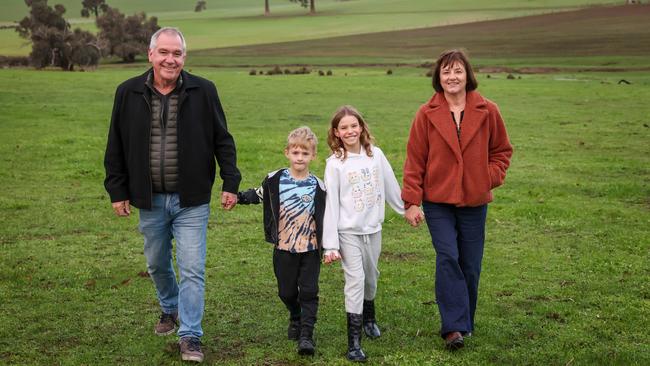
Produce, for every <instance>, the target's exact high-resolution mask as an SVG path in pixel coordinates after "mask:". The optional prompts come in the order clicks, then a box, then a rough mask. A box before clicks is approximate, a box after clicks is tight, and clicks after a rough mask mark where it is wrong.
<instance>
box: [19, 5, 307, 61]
mask: <svg viewBox="0 0 650 366" xmlns="http://www.w3.org/2000/svg"><path fill="white" fill-rule="evenodd" d="M24 1H25V4H26V5H27V7H28V8H29V15H27V16H25V17H24V18H23V19H22V20H20V21H19V22H18V25H17V26H16V31H17V32H18V34H19V35H20V36H21V37H22V38H25V39H28V40H30V41H31V43H32V51H31V53H30V54H29V58H28V59H29V63H30V64H31V65H32V66H34V67H36V68H44V67H48V66H50V67H59V68H61V69H62V70H69V71H72V70H74V68H75V67H80V68H82V69H83V68H89V67H95V66H97V65H98V64H99V61H100V59H101V58H102V57H118V58H121V59H122V61H123V62H134V61H135V58H136V56H138V55H141V54H145V53H146V52H147V49H148V46H149V37H150V36H151V34H153V33H154V32H155V31H157V30H158V29H160V26H158V19H157V18H156V17H147V16H146V14H145V13H144V12H140V13H136V14H133V15H129V16H126V15H125V14H123V13H121V12H120V11H119V9H117V8H113V7H110V6H109V5H108V4H107V3H106V0H82V1H81V5H82V9H81V16H83V17H86V18H87V17H90V16H94V17H95V24H96V25H97V29H98V33H97V34H93V33H91V32H89V31H85V30H82V29H80V28H76V29H74V30H72V27H71V25H70V23H69V22H68V21H67V20H66V19H65V18H64V16H63V15H64V14H65V12H66V9H65V7H64V6H63V5H61V4H56V5H54V7H51V6H49V5H48V3H47V1H48V0H24ZM289 1H291V2H294V3H299V4H300V5H301V6H302V7H305V8H307V7H309V9H310V13H312V14H313V13H315V12H316V8H315V4H314V2H315V0H289ZM264 5H265V15H269V14H270V10H269V0H265V1H264ZM206 8H207V7H206V1H202V0H201V1H198V2H197V4H196V6H195V8H194V10H195V11H202V10H205V9H206Z"/></svg>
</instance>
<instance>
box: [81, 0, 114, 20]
mask: <svg viewBox="0 0 650 366" xmlns="http://www.w3.org/2000/svg"><path fill="white" fill-rule="evenodd" d="M81 6H82V8H81V16H82V17H84V18H88V17H89V16H90V13H93V14H95V18H97V17H98V16H99V11H100V10H101V11H102V12H104V11H106V9H107V8H108V5H107V4H106V0H82V1H81Z"/></svg>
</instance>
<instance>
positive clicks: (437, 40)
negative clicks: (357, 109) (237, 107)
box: [190, 5, 650, 67]
mask: <svg viewBox="0 0 650 366" xmlns="http://www.w3.org/2000/svg"><path fill="white" fill-rule="evenodd" d="M648 21H650V5H638V6H615V7H592V8H587V9H581V10H576V11H567V12H560V13H553V14H544V15H533V16H527V17H520V18H513V19H504V20H493V21H485V22H476V23H467V24H458V25H449V26H443V27H433V28H423V29H414V30H401V31H393V32H380V33H370V34H363V35H354V36H344V37H334V38H328V39H320V40H310V41H301V42H285V43H275V44H269V45H254V46H245V47H232V48H222V49H215V50H204V51H195V52H193V53H192V56H193V60H191V61H190V62H192V63H194V64H200V65H222V64H233V63H235V64H236V63H239V64H256V63H257V64H260V63H262V64H263V63H280V62H281V59H282V58H284V60H286V61H285V62H290V63H294V64H300V63H307V64H310V63H311V64H337V63H338V64H361V65H369V64H391V63H416V62H423V61H431V60H433V59H435V57H437V55H438V54H439V53H440V52H441V51H442V50H444V49H448V48H458V47H462V48H465V49H467V50H468V51H469V52H470V54H471V55H472V57H477V58H480V59H481V60H490V59H499V60H503V62H504V64H509V63H514V62H522V60H524V61H523V62H524V63H525V62H526V61H525V60H526V59H528V60H529V61H528V63H529V64H534V61H535V60H537V59H538V58H539V57H543V58H545V59H546V61H545V62H544V63H545V64H553V63H555V64H562V63H565V64H566V63H575V61H568V62H567V61H566V60H567V59H573V60H575V59H576V58H578V57H582V58H584V57H594V56H600V57H608V58H607V59H606V60H605V61H602V60H601V63H603V62H604V63H606V64H607V65H604V66H612V67H616V66H617V65H618V66H621V65H622V66H624V67H625V66H634V65H636V66H638V65H639V63H643V62H642V61H641V60H643V59H645V66H648V64H647V57H648V56H650V32H648V30H647V24H648ZM628 57H630V58H631V59H628ZM552 58H556V59H558V60H556V61H555V62H553V61H552V60H551V59H552ZM487 62H488V63H489V61H487ZM596 62H599V61H598V60H596ZM600 66H603V65H600Z"/></svg>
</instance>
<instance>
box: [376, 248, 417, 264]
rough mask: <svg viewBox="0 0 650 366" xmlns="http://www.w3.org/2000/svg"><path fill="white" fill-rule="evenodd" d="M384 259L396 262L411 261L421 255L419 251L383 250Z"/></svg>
mask: <svg viewBox="0 0 650 366" xmlns="http://www.w3.org/2000/svg"><path fill="white" fill-rule="evenodd" d="M381 256H382V258H383V259H385V260H387V261H395V262H410V261H415V260H417V259H418V257H419V255H418V254H417V253H403V252H390V251H383V252H382V253H381Z"/></svg>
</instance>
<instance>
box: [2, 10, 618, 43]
mask: <svg viewBox="0 0 650 366" xmlns="http://www.w3.org/2000/svg"><path fill="white" fill-rule="evenodd" d="M49 3H50V5H53V4H56V3H62V4H64V5H65V6H66V9H67V12H66V19H68V20H69V21H70V22H71V23H72V24H73V27H76V26H80V27H81V28H84V29H90V30H92V29H93V28H94V24H93V19H92V18H81V17H80V15H79V11H80V9H81V0H60V1H52V0H50V1H49ZM195 3H196V2H195V1H193V0H192V1H190V0H183V1H172V0H164V1H156V2H151V1H146V0H137V1H131V0H128V1H127V0H109V1H108V4H109V5H111V6H114V7H117V8H119V9H120V10H122V11H123V12H124V13H125V14H132V13H134V12H136V11H146V13H147V14H148V15H154V16H157V17H158V18H159V24H161V25H165V26H177V27H180V28H181V29H182V30H183V31H184V32H185V34H186V36H187V39H188V44H189V45H190V49H192V50H202V49H212V48H217V47H231V46H240V45H252V44H261V43H274V42H284V41H298V40H307V39H317V38H327V37H335V36H342V35H349V34H362V33H372V32H381V31H394V30H401V29H414V28H422V27H432V26H440V25H448V24H458V23H467V22H475V21H481V20H489V19H503V18H510V17H519V16H525V15H531V14H541V13H551V12H557V11H564V10H571V9H575V8H577V7H585V6H593V5H603V4H617V3H619V2H616V1H611V0H592V1H586V0H535V1H526V2H521V1H518V0H499V1H490V2H489V3H480V4H478V3H477V2H476V1H472V0H460V1H458V0H456V1H454V0H436V1H431V0H408V1H406V0H401V1H395V0H351V1H335V0H319V1H317V2H316V3H317V10H318V13H317V15H315V16H308V15H307V12H306V11H305V10H304V9H302V8H300V7H299V6H298V5H296V4H293V3H290V2H289V1H288V0H282V1H280V0H276V1H271V12H272V16H271V17H263V16H262V14H263V11H264V8H263V2H261V1H258V0H222V1H219V2H215V3H214V4H213V3H211V2H208V10H207V11H204V12H200V13H195V12H194V11H193V9H194V4H195ZM27 10H28V9H27V7H26V6H25V4H24V2H23V1H22V0H5V1H3V11H2V14H0V24H2V25H9V24H12V22H14V21H17V20H20V19H22V17H23V16H25V15H26V14H27ZM29 52H30V47H29V46H25V44H24V42H23V40H21V39H20V38H19V37H18V35H17V33H16V32H15V31H13V30H12V29H2V30H0V55H27V54H29Z"/></svg>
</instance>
